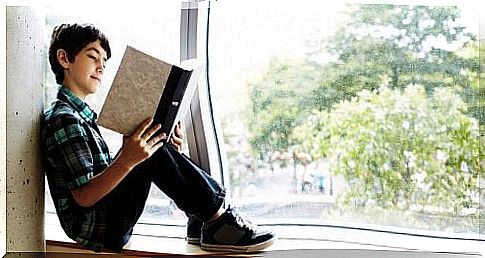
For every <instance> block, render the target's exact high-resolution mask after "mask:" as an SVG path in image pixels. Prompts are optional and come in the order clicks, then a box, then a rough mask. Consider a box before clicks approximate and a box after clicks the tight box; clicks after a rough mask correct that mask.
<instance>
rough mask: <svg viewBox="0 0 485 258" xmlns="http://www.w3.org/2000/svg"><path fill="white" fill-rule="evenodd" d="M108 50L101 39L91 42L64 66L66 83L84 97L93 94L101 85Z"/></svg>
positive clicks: (79, 95)
mask: <svg viewBox="0 0 485 258" xmlns="http://www.w3.org/2000/svg"><path fill="white" fill-rule="evenodd" d="M106 61H107V58H106V51H105V50H104V49H103V48H102V47H101V45H100V42H99V40H97V41H94V42H91V43H89V44H88V45H87V46H86V47H84V48H83V49H82V50H81V51H80V52H79V53H78V54H77V55H76V56H75V58H74V62H72V63H71V62H69V61H67V64H66V65H65V66H64V68H65V69H64V84H65V85H66V86H67V87H68V88H69V89H70V90H71V91H72V92H73V93H74V94H76V95H77V96H78V97H80V98H81V99H84V98H85V97H86V96H88V95H90V94H93V93H95V92H96V91H97V89H98V87H99V86H100V85H101V80H102V78H103V72H104V67H105V63H106Z"/></svg>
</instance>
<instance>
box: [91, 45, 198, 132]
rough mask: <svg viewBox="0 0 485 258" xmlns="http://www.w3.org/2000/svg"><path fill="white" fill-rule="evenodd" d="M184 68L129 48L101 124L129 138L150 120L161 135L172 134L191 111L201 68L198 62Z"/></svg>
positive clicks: (190, 61)
mask: <svg viewBox="0 0 485 258" xmlns="http://www.w3.org/2000/svg"><path fill="white" fill-rule="evenodd" d="M181 66H183V67H184V68H182V67H180V66H176V65H173V64H170V63H167V62H165V61H162V60H160V59H158V58H156V57H153V56H151V55H149V54H146V53H144V52H142V51H139V50H137V49H135V48H133V47H131V46H127V47H126V50H125V53H124V54H123V58H122V60H121V63H120V66H119V67H118V71H117V72H116V75H115V78H114V79H113V83H112V84H111V88H110V90H109V92H108V95H107V97H106V100H105V102H104V104H103V107H102V108H101V112H100V114H99V118H98V124H99V125H100V126H103V127H104V128H107V129H110V130H113V131H115V132H118V133H121V134H123V135H125V136H129V135H131V134H132V132H133V131H134V130H135V129H136V128H137V127H138V126H139V125H140V124H141V122H143V121H144V120H145V119H146V118H148V117H153V119H154V121H153V123H152V125H155V124H157V123H160V124H161V126H162V127H161V129H160V130H159V131H158V132H157V133H159V132H164V133H165V134H166V135H167V136H168V137H167V141H168V139H170V135H171V133H172V131H173V129H174V127H175V125H176V123H177V121H179V120H182V119H183V116H184V115H185V114H186V113H187V112H188V110H189V109H190V102H191V100H192V98H193V95H194V92H195V89H196V87H197V78H198V76H199V74H200V72H201V65H200V64H198V62H197V60H188V61H185V62H183V63H182V65H181Z"/></svg>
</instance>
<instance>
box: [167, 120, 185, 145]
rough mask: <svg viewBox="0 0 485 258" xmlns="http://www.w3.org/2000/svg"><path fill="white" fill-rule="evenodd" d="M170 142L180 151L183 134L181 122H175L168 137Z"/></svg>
mask: <svg viewBox="0 0 485 258" xmlns="http://www.w3.org/2000/svg"><path fill="white" fill-rule="evenodd" d="M170 144H172V145H173V146H174V147H175V148H176V149H177V151H178V152H182V144H183V134H182V123H181V122H180V121H178V122H177V124H176V125H175V128H174V129H173V133H172V136H171V137H170Z"/></svg>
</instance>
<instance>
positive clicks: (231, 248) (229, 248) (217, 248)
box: [200, 237, 276, 253]
mask: <svg viewBox="0 0 485 258" xmlns="http://www.w3.org/2000/svg"><path fill="white" fill-rule="evenodd" d="M275 240H276V237H273V238H271V239H269V240H267V241H265V242H262V243H258V244H254V245H245V246H237V245H211V244H204V243H202V244H201V245H200V248H201V249H202V250H204V251H214V252H243V253H252V252H258V251H261V250H263V249H266V248H268V247H270V246H271V245H273V244H274V242H275Z"/></svg>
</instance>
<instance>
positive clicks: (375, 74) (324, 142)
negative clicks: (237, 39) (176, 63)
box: [249, 5, 485, 214]
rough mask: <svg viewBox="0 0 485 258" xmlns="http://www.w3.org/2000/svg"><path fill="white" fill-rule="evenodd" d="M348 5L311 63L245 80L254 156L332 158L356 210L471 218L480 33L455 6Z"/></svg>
mask: <svg viewBox="0 0 485 258" xmlns="http://www.w3.org/2000/svg"><path fill="white" fill-rule="evenodd" d="M349 10H350V11H349V20H348V21H347V22H346V23H344V24H342V26H341V27H340V29H339V30H337V33H336V34H335V35H334V36H333V37H331V38H326V39H323V40H322V44H321V49H320V50H319V51H318V52H316V53H313V54H311V55H310V56H309V59H308V60H315V62H316V63H315V62H310V61H308V60H303V61H290V60H273V61H272V62H271V63H270V65H269V67H268V69H267V71H266V73H265V74H264V75H263V76H262V78H260V79H259V80H257V81H255V82H252V83H251V84H250V105H251V109H250V110H251V114H250V116H249V117H250V132H251V146H252V149H253V151H254V153H256V154H257V155H258V157H259V158H260V160H266V159H267V158H268V156H269V155H271V153H272V152H275V151H288V149H291V148H300V149H303V150H304V151H306V152H309V153H311V155H312V156H313V158H314V160H317V159H319V158H323V157H326V158H327V159H329V160H331V162H332V163H331V166H330V167H331V168H332V169H333V172H334V173H335V174H337V175H341V176H343V177H344V178H345V179H346V180H347V182H348V183H349V187H348V189H347V192H346V194H347V195H346V196H347V200H348V201H349V202H350V201H351V202H352V203H353V204H354V205H356V206H364V205H366V206H369V207H372V206H378V207H382V208H398V209H408V208H412V209H414V210H421V211H423V210H424V211H440V212H452V213H454V214H461V213H466V212H467V211H468V212H472V213H475V212H476V209H477V208H478V198H479V185H478V180H479V179H478V178H479V175H480V176H482V177H483V176H484V174H483V171H482V170H483V169H482V168H481V164H480V152H479V150H480V148H479V145H480V144H479V133H478V132H479V125H480V126H482V127H483V125H484V119H485V116H484V113H485V112H484V109H483V106H482V105H480V100H481V99H480V98H483V96H484V94H483V89H481V88H480V87H479V72H480V71H479V59H478V56H479V55H478V51H479V49H478V44H477V41H476V36H475V35H473V34H471V33H468V32H466V30H465V28H464V27H463V26H461V25H460V24H459V23H458V22H457V21H458V18H459V16H460V13H459V9H457V8H456V7H427V6H395V5H354V6H350V7H349ZM451 45H453V46H454V48H451V47H450V46H451ZM321 52H327V53H330V54H333V56H334V57H335V58H336V61H335V62H326V60H318V57H319V56H328V55H321ZM380 85H385V86H382V87H380ZM409 85H411V86H409ZM416 85H422V86H416Z"/></svg>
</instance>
